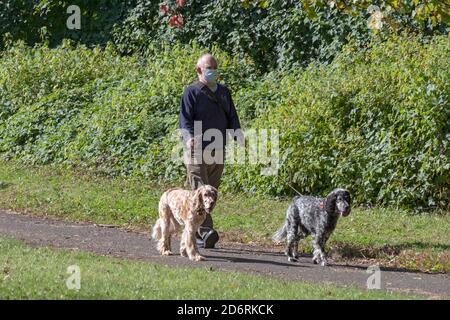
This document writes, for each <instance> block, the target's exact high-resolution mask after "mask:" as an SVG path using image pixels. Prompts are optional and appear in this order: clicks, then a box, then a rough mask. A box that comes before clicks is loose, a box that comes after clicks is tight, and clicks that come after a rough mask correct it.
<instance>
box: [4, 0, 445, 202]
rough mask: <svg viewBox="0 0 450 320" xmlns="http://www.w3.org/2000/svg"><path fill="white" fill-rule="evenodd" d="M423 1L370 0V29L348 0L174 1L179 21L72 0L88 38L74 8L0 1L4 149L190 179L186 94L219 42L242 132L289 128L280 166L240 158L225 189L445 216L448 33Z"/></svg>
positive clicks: (151, 6)
mask: <svg viewBox="0 0 450 320" xmlns="http://www.w3.org/2000/svg"><path fill="white" fill-rule="evenodd" d="M413 2H414V1H413ZM415 2H417V4H416V5H414V3H413V5H412V6H411V7H407V6H403V7H398V8H395V7H393V8H391V11H389V10H388V5H389V2H383V1H374V3H376V4H378V5H379V7H380V8H381V10H383V12H385V13H386V12H388V11H389V12H390V13H389V14H387V13H386V19H385V20H383V21H384V23H385V27H383V28H382V29H381V30H379V31H373V30H370V29H368V28H367V18H368V16H369V14H368V13H367V7H362V8H353V7H346V6H345V3H344V4H343V6H342V1H336V5H335V6H333V7H331V6H329V5H323V3H319V2H314V1H309V2H308V1H293V0H268V1H243V2H242V3H241V2H240V1H225V0H214V1H203V0H198V1H190V0H188V1H186V3H185V4H184V6H178V7H177V4H176V2H175V1H166V4H167V5H168V6H169V7H170V8H174V9H173V10H175V11H174V12H175V13H173V14H177V15H182V16H183V19H184V20H183V21H184V25H183V27H182V28H177V27H170V26H169V25H168V22H169V20H170V18H171V15H170V14H167V13H163V12H161V11H160V10H159V8H160V5H161V3H160V2H159V1H153V0H133V1H131V0H130V1H123V2H120V4H118V3H116V2H115V1H109V0H102V1H95V2H93V1H84V0H77V1H70V4H78V5H79V6H80V7H81V8H82V14H83V16H82V32H80V31H76V30H72V31H71V30H67V28H66V27H65V23H66V19H67V17H68V14H67V13H66V12H65V10H66V8H67V6H68V5H69V3H68V1H50V0H40V1H23V0H8V1H0V9H1V10H0V34H1V35H2V42H1V47H2V48H3V50H2V51H0V155H1V156H2V157H3V158H6V159H11V158H15V159H20V160H21V161H24V162H27V163H39V164H51V163H60V164H65V165H68V166H76V167H83V168H84V169H86V170H93V171H95V172H97V173H103V174H107V175H111V176H118V175H121V176H141V177H145V178H147V179H149V180H151V181H153V182H155V183H173V184H175V183H176V184H180V183H182V182H183V181H184V168H183V166H182V165H181V164H180V163H175V162H172V161H170V160H169V159H170V156H171V152H172V150H173V147H174V146H175V145H176V144H177V143H178V142H179V140H178V137H174V136H173V134H172V132H173V131H174V129H175V128H176V127H177V124H178V108H179V99H180V95H181V92H182V91H183V88H184V86H186V85H187V84H189V83H190V82H191V81H192V80H194V77H195V73H194V70H193V65H194V64H195V60H196V58H197V57H198V56H199V55H200V54H202V53H204V52H207V51H212V52H213V53H214V54H215V55H216V56H217V57H218V59H219V62H220V68H221V77H222V78H221V81H222V82H223V83H225V84H226V85H228V86H229V87H230V88H231V90H232V92H233V98H234V100H235V104H236V105H237V107H238V111H239V114H240V117H241V120H242V124H243V125H244V127H245V128H278V129H280V130H281V131H280V132H281V137H280V138H281V167H280V171H279V173H280V174H279V175H278V176H275V177H273V176H272V177H270V176H262V175H261V174H260V169H261V166H251V165H246V166H242V165H241V166H238V165H236V166H233V165H230V166H227V168H226V172H225V176H224V182H223V188H224V189H225V190H228V191H244V192H247V193H261V194H265V195H272V196H280V195H292V190H291V188H290V185H291V186H294V187H295V188H296V189H297V190H299V191H300V192H302V193H313V194H323V195H324V194H326V193H327V192H328V191H329V190H330V189H332V188H334V187H335V186H342V187H347V188H349V189H350V190H351V191H352V194H354V195H355V199H356V201H357V202H358V203H360V204H366V205H375V204H382V205H396V206H404V207H410V208H422V209H423V208H437V207H440V208H447V209H448V206H449V198H450V191H449V190H450V160H449V159H450V154H449V147H448V144H449V140H450V130H449V129H450V115H449V113H450V107H449V96H450V88H449V84H450V79H449V77H450V76H449V72H448V70H450V68H449V67H450V65H449V59H448V57H449V56H450V55H449V53H450V52H449V50H450V49H449V48H450V43H449V38H448V31H449V30H448V24H447V23H446V22H445V21H444V20H441V21H439V20H436V19H435V21H434V22H433V19H432V17H434V16H435V15H434V14H435V13H433V12H432V11H430V12H429V16H428V17H426V16H425V17H424V16H420V19H417V18H416V17H412V15H411V10H415V9H417V8H418V6H419V5H420V4H421V3H420V1H415ZM361 3H362V4H365V3H366V2H364V1H363V2H361ZM405 3H406V2H405ZM408 3H409V2H408ZM411 3H412V2H411ZM391 5H392V6H394V5H393V4H391ZM405 8H406V9H405ZM67 39H71V40H67Z"/></svg>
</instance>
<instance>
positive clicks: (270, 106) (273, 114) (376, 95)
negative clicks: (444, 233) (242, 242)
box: [226, 37, 450, 207]
mask: <svg viewBox="0 0 450 320" xmlns="http://www.w3.org/2000/svg"><path fill="white" fill-rule="evenodd" d="M449 56H450V40H449V38H448V37H436V38H435V39H433V40H432V41H430V42H429V43H421V42H420V41H418V40H415V39H401V40H400V39H399V40H391V41H387V42H385V43H379V44H374V45H372V46H371V47H370V49H368V50H367V51H361V52H355V51H353V50H352V48H351V47H348V48H347V50H345V52H344V53H342V54H341V55H339V57H338V58H337V59H336V60H335V61H334V62H333V63H332V64H331V65H329V66H320V65H313V66H311V67H309V68H308V69H306V70H305V71H302V70H298V71H297V72H296V73H294V74H288V75H281V76H280V77H278V78H277V77H274V76H273V75H271V76H270V77H269V78H268V79H267V80H265V81H264V82H262V83H260V84H258V86H256V87H255V88H254V89H253V90H252V94H251V95H250V96H248V97H247V96H245V99H246V100H248V101H247V102H245V101H241V102H242V104H240V106H241V105H246V104H253V106H256V108H253V109H251V108H250V107H249V106H247V107H246V108H245V109H246V110H249V109H250V110H252V112H253V113H254V114H257V115H258V116H259V117H258V118H257V119H256V120H255V121H254V123H253V126H255V127H259V128H278V129H279V130H280V136H281V137H280V139H281V142H280V145H281V152H282V154H281V167H280V175H279V176H267V177H265V176H261V175H260V174H259V170H260V166H253V167H252V166H248V167H239V166H237V167H228V169H229V172H228V174H227V183H226V185H227V186H228V187H229V188H237V187H239V188H242V189H243V190H246V191H252V192H260V193H270V194H274V195H279V194H284V193H292V190H290V187H289V186H288V184H291V185H292V186H293V187H295V189H297V190H299V191H300V192H302V193H319V194H320V193H321V194H325V193H326V192H327V191H329V190H330V189H332V188H333V187H335V186H343V187H347V188H349V189H350V190H351V191H352V193H353V194H354V195H355V196H356V199H357V200H358V202H361V203H367V204H375V203H378V204H379V203H382V204H396V205H398V204H404V205H408V206H415V205H417V206H427V207H434V206H448V204H449V196H450V191H449V190H450V150H449V142H450V74H449V73H448V70H450V69H449V68H450V61H449V59H448V57H449ZM269 88H270V89H269ZM272 93H276V95H273V94H272ZM250 101H252V102H250ZM230 171H231V172H230Z"/></svg>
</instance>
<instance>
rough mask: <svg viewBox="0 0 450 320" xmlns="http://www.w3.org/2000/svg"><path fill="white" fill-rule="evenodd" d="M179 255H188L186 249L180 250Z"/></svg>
mask: <svg viewBox="0 0 450 320" xmlns="http://www.w3.org/2000/svg"><path fill="white" fill-rule="evenodd" d="M180 255H181V256H182V257H187V256H188V255H187V251H186V249H184V250H180Z"/></svg>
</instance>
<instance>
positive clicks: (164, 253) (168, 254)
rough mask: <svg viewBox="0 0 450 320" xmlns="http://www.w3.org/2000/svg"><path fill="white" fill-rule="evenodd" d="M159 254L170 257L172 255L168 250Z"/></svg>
mask: <svg viewBox="0 0 450 320" xmlns="http://www.w3.org/2000/svg"><path fill="white" fill-rule="evenodd" d="M161 254H162V255H163V256H171V255H172V254H173V253H172V251H170V250H164V251H163V252H161Z"/></svg>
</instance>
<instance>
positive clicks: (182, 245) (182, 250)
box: [180, 228, 188, 257]
mask: <svg viewBox="0 0 450 320" xmlns="http://www.w3.org/2000/svg"><path fill="white" fill-rule="evenodd" d="M187 234H188V233H187V231H186V228H185V229H184V230H183V233H182V234H181V242H180V255H181V256H182V257H187V256H188V255H187V250H186V237H187Z"/></svg>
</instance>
